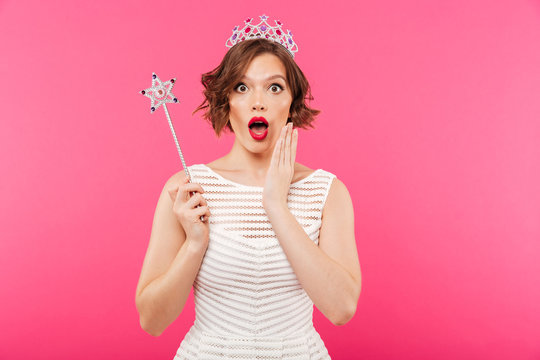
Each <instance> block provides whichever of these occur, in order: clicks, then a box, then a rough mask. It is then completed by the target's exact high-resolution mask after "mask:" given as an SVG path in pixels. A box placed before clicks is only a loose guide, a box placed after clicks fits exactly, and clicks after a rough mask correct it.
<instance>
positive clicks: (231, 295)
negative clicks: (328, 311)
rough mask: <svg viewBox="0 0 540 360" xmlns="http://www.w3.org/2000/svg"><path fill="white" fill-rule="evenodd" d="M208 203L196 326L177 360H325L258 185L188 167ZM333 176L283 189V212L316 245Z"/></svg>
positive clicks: (319, 173) (321, 174)
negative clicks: (285, 205)
mask: <svg viewBox="0 0 540 360" xmlns="http://www.w3.org/2000/svg"><path fill="white" fill-rule="evenodd" d="M189 172H190V175H191V178H192V179H191V180H192V182H194V183H199V184H201V186H202V188H203V189H204V193H203V196H204V198H205V199H206V201H207V202H208V206H209V208H210V212H211V216H210V218H209V228H210V237H209V244H208V248H207V250H206V254H205V256H204V258H203V261H202V264H201V268H200V270H199V273H198V275H197V277H196V279H195V282H194V283H193V291H194V292H193V293H194V298H195V313H196V315H195V321H194V323H193V325H192V326H191V328H190V330H189V331H188V332H187V334H186V335H185V337H184V340H183V341H182V342H181V344H180V347H179V348H178V350H177V352H176V355H175V357H174V360H180V359H205V360H206V359H220V360H223V359H225V360H226V359H231V360H232V359H258V360H261V359H288V360H300V359H302V360H304V359H306V360H308V359H310V360H315V359H317V360H320V359H325V360H326V359H330V356H329V355H328V351H327V350H326V347H325V345H324V343H323V341H322V339H321V337H320V336H319V334H318V333H317V331H316V330H315V328H314V327H313V321H312V316H313V302H312V301H311V299H310V298H309V297H308V295H307V293H306V292H305V291H304V289H303V288H302V286H301V285H300V283H299V282H298V279H297V277H296V275H295V273H294V272H293V269H292V267H291V265H290V263H289V261H288V260H287V258H286V256H285V253H284V252H283V249H282V248H281V246H280V244H279V241H278V239H277V237H276V234H275V232H274V230H273V229H272V225H271V224H270V222H269V220H268V217H267V215H266V213H265V211H264V209H263V207H262V193H263V188H262V187H257V186H247V185H242V184H238V183H235V182H233V181H231V180H228V179H225V178H224V177H222V176H221V175H219V174H218V173H216V172H215V171H213V170H212V169H210V168H209V167H208V166H206V165H204V164H196V165H192V166H190V167H189ZM335 177H336V176H335V175H333V174H331V173H330V172H327V171H325V170H322V169H317V170H315V171H314V172H313V173H311V174H310V175H309V176H307V177H306V178H304V179H301V180H299V181H297V182H294V183H292V184H291V185H290V188H289V194H288V198H287V201H288V207H289V209H290V211H291V213H292V214H293V215H294V216H295V217H296V219H297V221H298V222H299V223H300V224H301V225H302V227H303V228H304V230H305V232H306V233H307V234H308V235H309V237H310V238H311V240H312V241H313V242H314V243H315V244H318V241H319V239H318V238H319V229H320V227H321V215H322V209H323V206H324V203H325V201H326V197H327V196H328V190H329V188H330V185H331V183H332V180H333V178H335Z"/></svg>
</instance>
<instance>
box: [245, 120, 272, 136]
mask: <svg viewBox="0 0 540 360" xmlns="http://www.w3.org/2000/svg"><path fill="white" fill-rule="evenodd" d="M249 129H250V130H251V131H253V132H254V133H255V134H262V133H263V132H265V131H266V129H268V124H265V123H264V122H262V121H255V122H254V123H252V124H251V125H249Z"/></svg>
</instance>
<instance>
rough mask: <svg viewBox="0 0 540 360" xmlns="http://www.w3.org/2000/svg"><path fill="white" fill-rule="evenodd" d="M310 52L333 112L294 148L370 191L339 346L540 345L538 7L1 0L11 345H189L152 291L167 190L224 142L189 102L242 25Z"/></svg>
mask: <svg viewBox="0 0 540 360" xmlns="http://www.w3.org/2000/svg"><path fill="white" fill-rule="evenodd" d="M263 13H266V15H269V16H271V17H278V18H280V19H281V20H282V21H283V23H284V25H285V27H286V28H288V29H290V30H291V31H292V32H293V33H294V37H295V40H296V42H297V43H298V45H299V49H300V51H299V53H298V54H297V57H296V59H297V63H298V64H299V65H300V67H301V68H302V69H303V70H304V72H305V74H306V75H307V77H308V79H310V82H311V85H312V90H313V95H314V97H315V100H314V101H313V102H312V105H313V106H314V107H315V108H318V109H321V110H322V113H321V115H320V117H319V118H318V121H317V123H316V129H315V130H313V131H300V134H299V135H300V136H299V145H298V146H299V148H298V154H297V161H299V162H300V163H303V164H305V165H307V166H309V167H311V168H323V169H325V170H328V171H330V172H333V173H334V174H336V175H337V176H338V178H340V179H341V180H342V181H343V182H344V183H345V184H346V185H347V187H348V189H349V192H350V194H351V196H352V199H353V202H354V209H355V216H356V227H355V231H356V241H357V243H358V251H359V256H360V263H361V267H362V274H363V277H362V278H363V286H362V294H361V296H360V301H359V304H358V309H357V312H356V315H355V317H354V318H353V319H352V320H351V321H350V322H349V323H348V324H346V325H345V326H342V327H335V326H333V325H332V324H331V323H330V322H329V321H328V320H326V319H325V318H324V317H323V316H322V315H321V314H320V313H318V312H316V313H315V319H314V321H315V326H316V327H317V329H318V330H319V332H320V334H321V336H322V338H323V340H324V341H325V343H326V345H327V347H328V349H329V352H330V354H331V355H332V357H333V358H335V359H440V360H442V359H491V360H495V359H540V261H539V259H540V188H539V184H540V121H539V120H540V3H539V2H538V1H525V0H523V1H515V0H513V1H511V0H508V1H470V0H458V1H438V2H435V1H430V0H421V1H414V2H403V1H384V2H373V1H370V2H357V1H347V2H341V1H331V2H330V3H328V2H327V1H317V2H310V3H303V4H301V3H300V2H297V3H293V2H291V1H272V2H265V3H263V2H254V1H243V2H230V1H229V2H226V1H211V2H210V1H198V2H195V1H182V2H180V1H176V2H172V1H169V2H165V1H147V2H142V1H122V2H120V1H114V2H112V1H78V2H74V1H25V2H23V1H13V0H12V1H2V2H0V44H1V47H2V50H1V56H0V79H1V84H2V85H1V86H0V101H1V126H2V127H1V131H0V164H1V166H2V177H1V180H0V181H1V184H0V199H1V200H2V206H1V207H0V209H1V213H0V225H1V241H0V283H1V288H2V305H1V307H0V323H1V328H2V329H1V332H2V335H1V340H0V342H1V345H0V358H1V359H23V358H24V359H26V358H32V359H53V358H54V359H94V358H95V359H172V358H173V356H174V354H175V352H176V349H177V348H178V346H179V344H180V341H181V340H182V339H183V336H184V334H185V332H186V331H187V329H188V328H189V326H190V325H191V324H192V322H193V318H194V313H193V305H192V299H191V298H190V300H189V306H188V308H187V309H186V310H185V312H184V313H183V314H182V315H181V316H180V318H179V319H177V320H176V321H175V322H174V323H173V324H172V325H171V326H170V327H169V328H168V329H167V330H166V331H165V332H164V333H163V334H162V336H160V337H152V336H150V335H148V334H146V333H145V332H144V331H143V330H142V329H141V328H140V327H139V319H138V314H137V311H136V308H135V301H134V295H135V287H136V284H137V281H138V277H139V273H140V269H141V265H142V261H143V258H144V254H145V251H146V247H147V245H148V239H149V236H150V230H151V225H152V217H153V213H154V209H155V205H156V202H157V199H158V196H159V193H160V191H161V189H162V186H163V184H164V183H165V181H166V180H167V179H168V177H169V176H170V175H172V174H173V173H175V172H176V171H178V170H179V169H180V168H181V163H180V161H179V159H178V154H177V152H176V148H175V146H174V142H173V139H172V136H171V134H170V130H169V127H168V125H167V121H166V118H165V116H164V114H163V110H161V109H159V112H158V113H156V114H150V112H149V104H150V101H149V100H148V99H147V98H146V97H143V96H142V95H140V94H139V93H138V91H139V90H141V89H143V88H146V87H149V86H150V84H151V74H152V71H155V72H156V73H157V74H158V76H160V77H161V78H162V79H163V80H167V79H169V78H171V77H174V76H176V77H177V84H176V85H175V88H174V94H175V95H176V96H177V97H178V98H179V99H180V101H181V103H180V104H175V105H172V104H171V105H169V111H170V113H171V116H172V118H173V121H174V123H175V127H176V130H177V133H178V136H179V138H180V141H181V144H182V150H183V152H184V155H185V156H186V160H187V162H188V164H196V163H208V162H210V161H212V160H214V159H215V158H217V157H220V156H222V155H224V154H225V153H226V152H227V151H228V150H229V148H230V146H231V144H232V140H233V138H232V136H230V135H228V136H226V137H225V138H222V139H220V140H217V138H216V137H215V136H214V134H213V132H212V130H211V128H210V127H209V125H207V124H206V123H205V122H203V121H202V120H201V118H200V114H197V115H195V116H194V117H192V116H191V112H192V111H193V110H194V109H195V107H196V106H197V105H198V104H199V103H200V102H201V101H202V94H201V91H202V85H201V84H200V75H201V73H203V72H206V71H208V70H211V69H213V68H214V67H215V66H217V65H218V63H219V61H220V60H221V58H222V56H223V55H224V54H225V52H226V48H225V46H224V43H225V40H226V39H227V38H228V37H229V36H230V35H231V29H232V28H233V26H234V25H237V24H241V23H242V22H243V20H244V19H245V18H246V17H248V16H258V15H262V14H263Z"/></svg>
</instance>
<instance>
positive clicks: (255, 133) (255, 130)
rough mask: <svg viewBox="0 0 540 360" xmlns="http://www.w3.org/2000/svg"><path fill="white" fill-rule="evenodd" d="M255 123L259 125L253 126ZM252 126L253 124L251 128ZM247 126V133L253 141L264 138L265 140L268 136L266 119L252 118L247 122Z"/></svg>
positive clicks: (260, 117)
mask: <svg viewBox="0 0 540 360" xmlns="http://www.w3.org/2000/svg"><path fill="white" fill-rule="evenodd" d="M255 123H259V124H255ZM252 124H255V125H253V127H252V126H251V125H252ZM263 124H264V125H263ZM248 126H249V133H250V135H251V137H252V138H254V139H255V140H263V139H264V138H266V135H268V121H266V119H265V118H263V117H262V116H259V117H253V118H252V119H251V120H250V121H249V123H248Z"/></svg>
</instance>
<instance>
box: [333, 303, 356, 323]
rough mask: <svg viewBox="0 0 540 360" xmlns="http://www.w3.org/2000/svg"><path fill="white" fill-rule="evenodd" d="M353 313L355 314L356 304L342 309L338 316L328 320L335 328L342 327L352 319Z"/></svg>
mask: <svg viewBox="0 0 540 360" xmlns="http://www.w3.org/2000/svg"><path fill="white" fill-rule="evenodd" d="M355 313H356V303H355V304H353V305H352V306H348V307H346V308H343V311H341V312H339V313H338V314H335V315H334V316H332V317H331V318H330V319H329V320H330V322H331V323H332V324H334V325H335V326H342V325H345V324H346V323H348V322H349V321H350V320H351V319H352V318H353V317H354V314H355Z"/></svg>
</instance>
